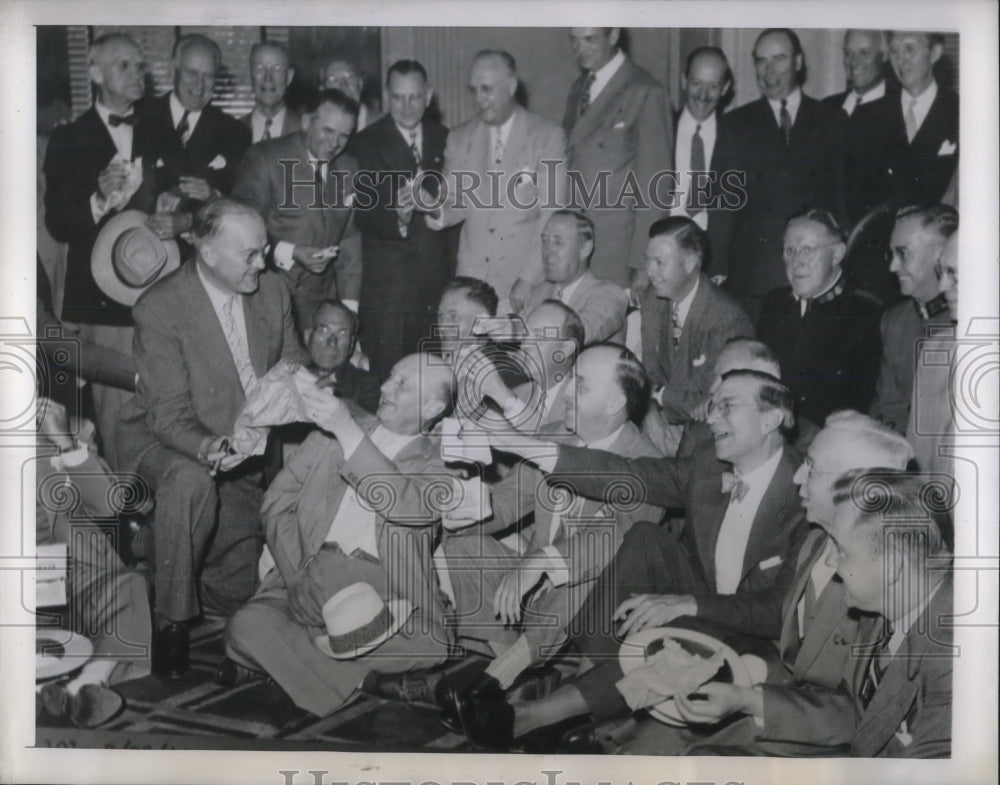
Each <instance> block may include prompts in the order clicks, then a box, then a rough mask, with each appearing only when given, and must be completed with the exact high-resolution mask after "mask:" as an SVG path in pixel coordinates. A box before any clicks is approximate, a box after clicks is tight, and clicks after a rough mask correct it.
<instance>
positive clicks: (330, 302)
mask: <svg viewBox="0 0 1000 785" xmlns="http://www.w3.org/2000/svg"><path fill="white" fill-rule="evenodd" d="M324 308H339V309H340V310H341V311H343V312H344V313H346V314H347V316H348V317H349V318H350V320H351V333H352V334H353V335H357V332H358V315H357V314H356V313H354V311H352V310H351V309H350V308H348V307H347V306H346V305H344V303H343V302H342V301H341V300H336V299H334V298H333V297H327V298H326V299H325V300H321V301H320V302H319V304H318V305H317V306H316V307H315V308H313V309H312V313H311V314H310V315H309V323H310V324H311V325H312V328H313V329H314V330H315V329H316V318H317V317H318V316H319V312H320V311H322V310H323V309H324Z"/></svg>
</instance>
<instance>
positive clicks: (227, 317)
mask: <svg viewBox="0 0 1000 785" xmlns="http://www.w3.org/2000/svg"><path fill="white" fill-rule="evenodd" d="M239 296H240V295H238V294H234V295H233V296H232V297H230V298H229V299H228V300H226V302H225V303H223V305H222V331H223V333H225V335H226V343H228V344H229V351H230V352H232V354H233V362H235V363H236V372H237V373H238V374H239V375H240V384H242V385H243V392H244V393H246V394H247V395H249V394H250V390H252V389H253V388H254V387H255V386H256V384H257V374H256V373H255V372H254V369H253V363H252V362H251V361H250V349H249V348H248V347H247V342H246V338H245V337H244V336H243V333H242V332H240V330H238V329H237V328H236V316H235V314H234V313H233V307H234V306H235V305H236V298H237V297H239Z"/></svg>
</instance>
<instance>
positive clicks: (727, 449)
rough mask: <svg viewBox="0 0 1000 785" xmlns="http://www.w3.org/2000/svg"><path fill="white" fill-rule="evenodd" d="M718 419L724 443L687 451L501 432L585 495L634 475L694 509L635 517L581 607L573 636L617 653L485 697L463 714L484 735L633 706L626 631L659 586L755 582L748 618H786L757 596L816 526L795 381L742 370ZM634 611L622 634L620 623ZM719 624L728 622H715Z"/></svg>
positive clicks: (774, 622) (502, 439)
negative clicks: (531, 693) (796, 478)
mask: <svg viewBox="0 0 1000 785" xmlns="http://www.w3.org/2000/svg"><path fill="white" fill-rule="evenodd" d="M709 422H710V425H711V427H712V433H713V435H714V436H715V443H714V446H713V447H707V448H706V449H703V450H702V451H701V452H700V453H699V454H698V455H697V456H695V457H694V458H693V459H687V460H679V459H676V458H637V459H624V458H620V457H618V456H615V455H611V454H610V453H607V452H603V451H598V450H587V449H584V448H579V447H569V446H566V445H559V446H558V447H557V448H555V456H553V445H546V444H544V443H539V442H538V441H537V440H534V439H529V438H527V437H524V436H522V435H515V436H506V435H501V434H494V433H492V432H491V435H490V440H491V444H493V445H494V447H496V448H498V449H502V450H510V451H512V452H515V453H516V454H519V455H521V456H523V457H525V458H529V459H531V460H534V461H535V463H536V464H537V465H538V466H539V468H541V469H543V470H544V471H549V472H552V473H554V474H557V475H560V476H561V478H562V479H563V480H564V483H565V485H566V486H567V487H568V488H570V489H571V490H572V491H573V492H574V493H576V494H578V495H582V496H586V497H588V498H595V499H603V498H605V496H604V495H605V493H607V492H608V491H609V489H610V488H612V487H614V486H615V484H616V483H620V482H621V481H622V480H621V478H622V477H623V476H631V479H630V484H631V483H635V486H636V487H638V488H642V489H644V490H645V501H646V502H647V503H649V504H653V505H656V506H658V507H665V508H679V507H683V508H685V510H686V517H685V523H684V525H683V528H682V530H681V531H680V532H677V531H676V530H675V529H674V528H673V527H662V526H659V525H657V524H655V523H638V524H636V525H634V526H633V527H632V528H631V529H630V531H629V533H628V534H627V535H626V537H625V541H624V543H623V544H622V546H621V548H620V549H619V550H618V553H617V554H616V555H615V558H614V560H613V561H612V562H611V564H610V565H609V566H608V567H607V568H606V569H605V570H604V571H603V572H602V574H601V577H600V578H599V579H598V582H597V585H596V586H595V587H594V589H593V590H592V591H591V593H590V595H589V596H588V598H587V600H586V601H585V602H584V604H583V606H582V607H581V609H580V612H579V613H578V614H577V617H576V619H575V620H574V622H573V629H574V630H577V631H580V632H578V633H577V634H574V635H573V637H572V640H573V641H574V643H575V644H576V645H577V647H578V648H579V649H580V650H581V651H582V652H583V653H584V654H585V655H586V656H587V657H588V658H589V659H590V660H592V661H595V662H596V661H599V660H605V662H603V663H601V664H599V665H597V666H596V667H595V668H592V669H591V670H590V671H588V672H587V673H585V674H584V675H583V676H582V677H580V678H579V679H577V680H576V681H574V682H573V683H572V684H570V685H566V686H565V687H561V688H560V689H559V690H557V691H556V692H555V693H553V694H552V695H551V696H549V697H547V698H543V699H541V700H539V701H533V702H529V703H520V704H517V705H516V706H514V707H511V706H510V705H508V704H505V703H499V702H496V701H494V702H481V703H477V704H475V705H474V706H473V707H472V709H473V710H469V711H467V712H465V714H464V716H463V720H464V726H465V728H466V730H467V732H468V733H469V735H470V737H471V738H472V739H473V741H475V742H476V743H478V744H481V745H483V746H489V747H493V748H496V747H503V746H505V745H507V744H509V742H510V739H511V738H512V737H517V736H520V735H522V734H523V733H527V732H529V731H532V730H535V729H536V728H539V727H542V726H546V725H551V724H553V723H555V722H558V721H561V720H563V719H567V718H570V717H575V716H579V715H587V714H590V715H592V716H593V717H595V718H597V719H608V718H610V717H615V716H621V715H623V714H626V713H627V711H628V709H627V706H626V704H625V703H624V701H623V699H622V697H621V695H620V694H619V692H618V691H617V689H616V688H615V683H616V682H617V681H619V680H620V679H621V677H622V671H621V668H620V666H619V665H618V662H617V655H618V650H619V647H620V644H621V639H622V638H623V637H624V635H623V633H625V632H627V631H628V630H629V628H631V627H632V626H634V625H636V624H638V623H639V622H640V620H641V619H642V618H643V617H645V616H646V615H648V614H650V613H652V612H653V611H652V610H651V607H652V604H651V603H648V602H647V600H648V599H649V597H648V596H647V595H649V594H659V593H662V592H663V591H664V590H668V591H669V590H671V589H673V590H674V591H677V590H684V591H687V592H690V593H691V594H692V595H693V596H694V597H695V598H696V601H699V602H700V601H707V602H711V601H713V600H714V599H715V598H717V597H719V596H723V595H734V594H735V595H744V594H746V595H747V597H748V601H747V602H746V603H745V607H744V609H743V613H744V615H745V617H746V618H747V620H748V621H747V625H748V626H750V627H752V628H756V629H759V630H760V631H761V633H762V634H766V631H767V630H769V629H776V628H777V627H778V625H779V624H780V619H779V618H778V614H777V612H776V610H775V608H774V607H773V606H772V605H769V604H768V603H765V602H755V601H753V600H754V598H755V596H756V594H757V590H759V589H764V588H768V587H773V586H784V585H787V582H788V581H789V580H790V579H791V577H792V574H793V571H794V566H793V557H794V554H795V553H796V552H797V551H798V548H799V546H800V544H801V541H802V538H803V537H804V536H805V534H806V530H805V521H804V518H803V511H802V506H801V504H800V503H799V499H798V498H797V496H796V495H795V493H794V491H793V487H794V486H793V485H792V476H793V475H794V473H795V469H796V467H797V465H798V462H799V461H798V457H797V455H795V454H794V453H793V451H792V450H791V449H790V448H789V447H787V446H786V445H785V443H784V436H783V433H784V432H785V431H786V430H787V429H788V428H789V427H790V426H791V425H792V423H793V417H792V398H791V392H790V391H789V390H788V388H787V387H785V386H784V385H782V384H781V383H780V382H778V381H777V380H776V379H775V378H774V377H772V376H770V375H768V374H762V373H759V372H757V371H746V370H739V371H732V372H730V373H728V374H727V375H726V376H725V377H724V379H723V381H722V384H721V385H720V386H719V388H718V389H717V390H716V392H715V395H714V396H713V398H712V410H711V413H710V416H709ZM623 619H624V621H623V623H622V625H621V627H620V628H619V630H618V634H617V635H616V634H615V633H614V631H613V630H612V629H611V625H612V624H613V623H614V621H615V620H618V621H621V620H623ZM698 626H701V627H702V628H704V627H705V625H698ZM708 631H710V632H714V633H715V634H720V632H719V630H718V629H717V628H716V627H715V626H709V627H708Z"/></svg>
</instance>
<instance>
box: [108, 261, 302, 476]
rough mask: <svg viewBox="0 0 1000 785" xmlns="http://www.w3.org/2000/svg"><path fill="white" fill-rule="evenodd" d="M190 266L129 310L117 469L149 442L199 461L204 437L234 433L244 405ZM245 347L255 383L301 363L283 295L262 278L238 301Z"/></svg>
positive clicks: (133, 462)
mask: <svg viewBox="0 0 1000 785" xmlns="http://www.w3.org/2000/svg"><path fill="white" fill-rule="evenodd" d="M195 264H196V263H195V262H194V261H188V262H185V263H184V264H182V265H181V267H180V269H178V270H176V271H175V272H173V273H171V274H170V275H168V276H167V277H166V278H164V279H163V280H162V281H159V282H157V283H156V284H154V285H153V286H152V287H150V288H149V290H148V291H146V292H145V293H144V294H143V295H142V296H141V297H140V298H139V301H138V302H137V303H136V304H135V309H134V310H135V339H134V341H133V344H132V346H133V354H134V356H135V365H136V369H137V371H138V375H139V382H138V384H137V385H136V394H135V397H134V398H132V399H130V400H129V402H128V403H127V404H126V405H125V408H124V409H123V410H122V414H121V420H120V421H119V431H118V436H119V439H120V444H121V451H122V463H123V465H125V466H131V467H133V468H134V467H137V466H138V465H139V461H140V460H141V459H142V456H143V455H144V454H145V452H146V450H148V449H149V448H150V447H151V446H153V445H154V444H155V443H157V442H159V443H160V444H163V445H164V446H166V447H169V448H171V449H172V450H176V451H177V452H179V453H181V454H182V455H186V456H187V457H189V458H191V459H192V460H197V457H198V448H199V446H200V445H201V442H202V440H203V439H204V438H205V437H206V436H212V437H216V436H221V435H224V434H229V433H232V430H233V424H234V423H235V422H236V416H237V414H239V412H240V409H241V408H242V407H243V404H244V402H245V400H246V397H245V395H244V392H243V385H242V384H241V383H240V377H239V373H238V372H237V370H236V363H235V362H234V361H233V359H232V352H231V351H230V349H229V344H228V343H227V342H226V337H225V334H224V333H223V331H222V326H221V325H220V324H219V320H218V318H217V317H216V315H215V310H214V309H213V308H212V303H211V301H210V300H209V298H208V293H207V292H206V291H205V287H204V286H203V285H202V283H201V280H200V279H199V277H198V272H197V270H196V268H195ZM243 313H244V317H245V319H246V331H247V344H248V346H249V349H250V359H251V360H252V362H253V367H254V371H256V373H257V376H258V378H259V377H262V376H263V375H264V374H265V373H267V371H268V370H269V369H270V368H271V367H272V366H273V365H274V364H275V363H276V362H277V361H278V360H279V359H289V360H293V361H295V362H307V361H308V357H307V355H306V353H305V350H304V349H303V348H302V346H301V344H299V340H298V336H297V335H296V333H295V328H294V325H293V324H292V314H291V305H290V303H289V301H288V293H287V292H286V291H285V288H284V286H283V285H282V283H281V281H280V280H278V278H277V276H275V275H273V274H270V273H264V274H263V275H261V277H260V288H259V289H258V290H257V292H256V293H254V294H252V295H244V296H243Z"/></svg>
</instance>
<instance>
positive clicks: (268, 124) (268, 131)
mask: <svg viewBox="0 0 1000 785" xmlns="http://www.w3.org/2000/svg"><path fill="white" fill-rule="evenodd" d="M273 122H274V118H271V117H268V118H267V119H266V120H265V121H264V135H263V136H262V137H261V139H262V140H263V139H270V138H271V123H273Z"/></svg>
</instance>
